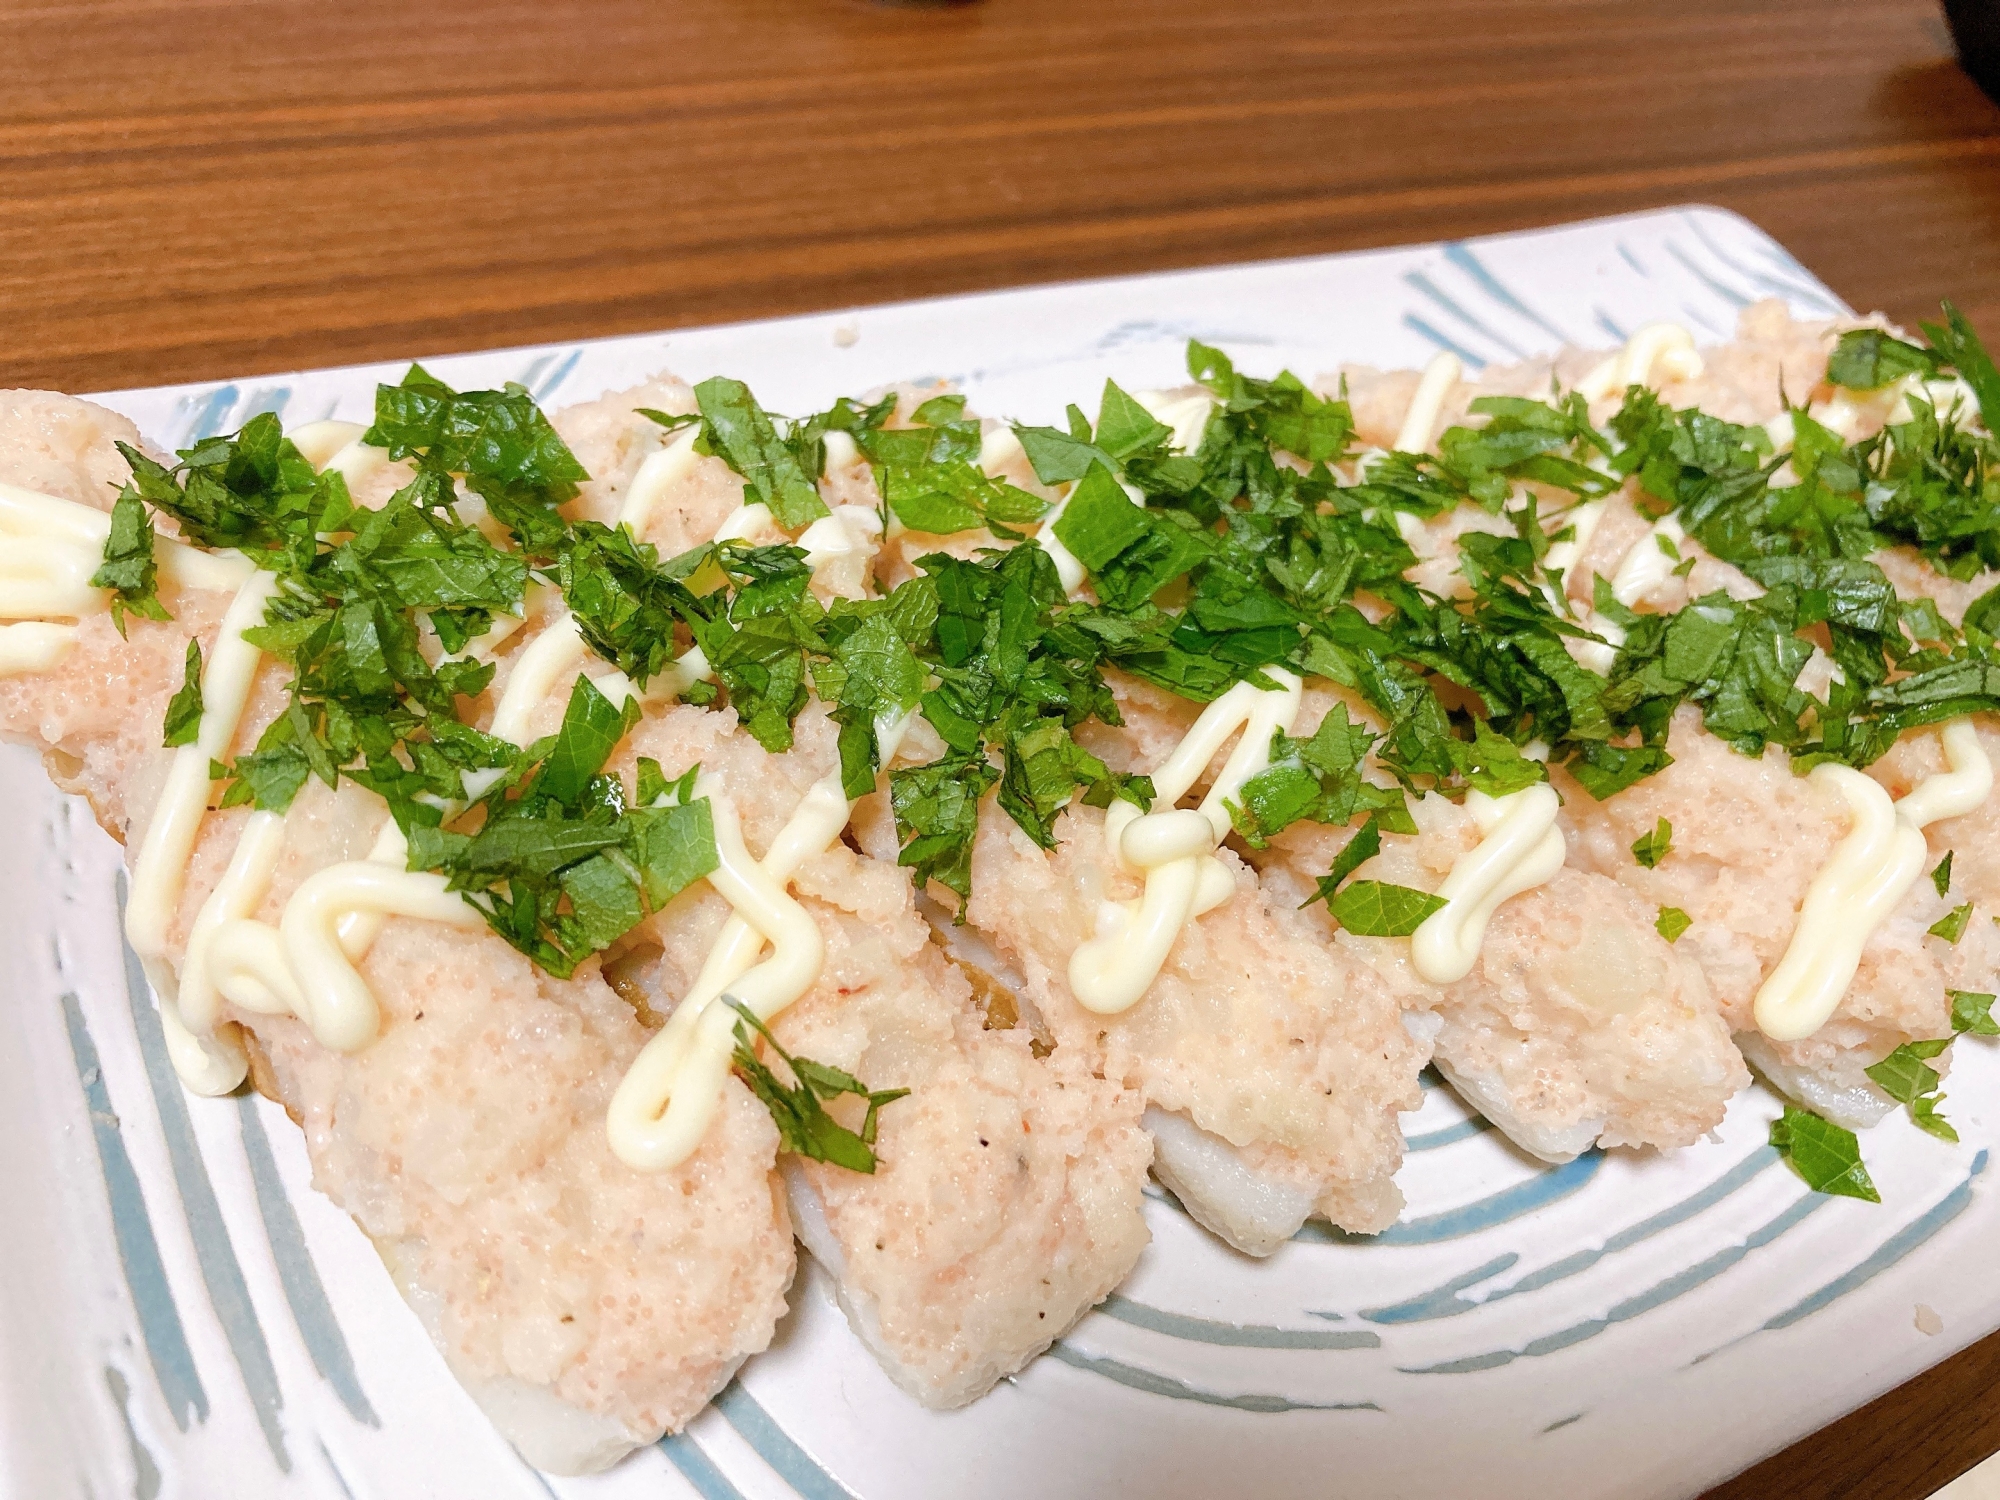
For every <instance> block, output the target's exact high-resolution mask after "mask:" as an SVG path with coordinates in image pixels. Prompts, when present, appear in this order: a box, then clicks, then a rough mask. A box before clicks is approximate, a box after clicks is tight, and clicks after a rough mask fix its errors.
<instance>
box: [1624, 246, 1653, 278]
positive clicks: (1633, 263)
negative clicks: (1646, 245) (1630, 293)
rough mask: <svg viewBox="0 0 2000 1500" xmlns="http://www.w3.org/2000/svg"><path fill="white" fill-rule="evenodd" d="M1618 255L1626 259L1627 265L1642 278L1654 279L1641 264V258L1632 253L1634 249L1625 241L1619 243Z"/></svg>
mask: <svg viewBox="0 0 2000 1500" xmlns="http://www.w3.org/2000/svg"><path fill="white" fill-rule="evenodd" d="M1618 253H1619V254H1620V255H1621V256H1623V257H1624V258H1625V264H1626V265H1628V266H1630V267H1631V268H1632V269H1633V270H1635V271H1637V272H1638V273H1639V274H1640V275H1641V276H1644V277H1647V278H1648V279H1650V278H1651V277H1652V274H1653V273H1652V272H1651V271H1649V270H1647V269H1646V268H1645V266H1643V265H1641V264H1640V262H1639V257H1638V256H1636V255H1634V254H1633V253H1632V247H1631V246H1630V245H1628V244H1626V243H1625V242H1624V241H1623V240H1620V241H1619V242H1618Z"/></svg>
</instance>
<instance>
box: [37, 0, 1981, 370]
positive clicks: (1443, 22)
mask: <svg viewBox="0 0 2000 1500" xmlns="http://www.w3.org/2000/svg"><path fill="white" fill-rule="evenodd" d="M1958 3H1959V4H1960V6H1961V8H1963V9H1964V10H1965V11H1966V12H1967V13H1968V14H1971V13H1972V12H1974V11H1977V10H1980V9H1984V10H1986V11H1987V12H1988V13H1989V14H1990V12H1991V11H1992V9H1993V7H1994V6H1995V4H1996V3H2000V0H1958ZM1697 201H1699V202H1709V203H1716V204H1721V205H1723V206H1726V207H1728V208H1732V209H1735V210H1737V211H1739V212H1741V213H1743V214H1745V215H1747V216H1748V217H1750V218H1751V219H1753V220H1755V221H1756V222H1757V223H1758V224H1759V225H1761V226H1762V227H1763V228H1765V229H1766V230H1768V231H1770V232H1771V233H1772V234H1774V235H1776V236H1777V237H1778V238H1779V239H1780V240H1782V241H1783V242H1785V244H1787V245H1788V246H1789V247H1790V248H1791V249H1792V251H1793V252H1794V253H1795V254H1796V255H1798V257H1799V258H1800V259H1801V260H1803V261H1804V262H1805V263H1806V265H1807V266H1809V267H1810V268H1811V269H1812V270H1813V271H1815V272H1816V273H1818V274H1819V275H1820V276H1821V277H1822V278H1823V279H1825V280H1826V281H1827V282H1829V283H1830V284H1831V285H1832V286H1833V287H1834V288H1835V289H1836V290H1837V291H1839V292H1840V293H1841V294H1842V295H1843V296H1845V297H1846V298H1847V299H1848V300H1849V301H1850V302H1851V303H1853V304H1854V305H1855V306H1857V307H1859V308H1862V309H1871V308H1880V309H1883V310H1885V311H1887V312H1889V313H1891V314H1892V315H1894V316H1895V317H1897V318H1898V319H1900V320H1903V321H1906V322H1908V321H1913V320H1914V319H1915V318H1917V317H1918V316H1921V315H1927V314H1934V313H1935V311H1936V307H1937V301H1938V298H1939V297H1940V296H1943V295H1950V296H1952V297H1954V298H1955V299H1957V301H1958V302H1959V303H1960V305H1961V306H1962V307H1964V308H1965V309H1966V310H1967V311H1968V312H1969V313H1970V314H1971V315H1972V316H1973V318H1974V319H1975V321H1976V322H1978V323H1979V324H1981V325H1982V326H1984V327H1985V328H1987V329H1989V330H1991V329H1995V328H2000V107H1996V106H1995V105H1994V104H1993V103H1992V102H1991V101H1989V100H1988V99H1986V98H1985V97H1983V96H1982V95H1981V94H1980V92H1979V90H1978V88H1977V87H1976V86H1975V85H1974V84H1973V83H1972V81H1971V80H1970V79H1969V78H1968V77H1967V76H1966V74H1965V73H1964V72H1963V71H1962V70H1961V69H1960V68H1959V67H1958V66H1957V65H1956V63H1955V62H1954V61H1953V52H1952V43H1951V39H1950V36H1949V34H1948V32H1947V29H1946V25H1945V20H1944V16H1943V14H1942V12H1941V11H1940V9H1939V8H1938V6H1937V4H1936V0H1819V3H1811V0H1806V3H1801V0H1431V3H1427V4H1423V5H1413V4H1409V3H1407V0H1345V3H1342V4H1340V5H1331V4H1313V3H1310V0H1239V3H1237V4H1234V5H1230V6H1219V5H1215V4H1212V3H1199V4H1198V3H1194V0H1091V3H1088V4H1078V3H1076V0H983V3H970V4H959V5H937V6H922V5H919V6H892V5H884V4H874V3H868V0H709V3H703V4H693V3H688V0H570V3H542V4H534V3H522V0H514V3H504V0H443V3H434V4H429V5H414V4H410V3H407V0H343V3H339V4H327V3H324V0H320V3H310V4H303V3H300V4H288V3H275V0H264V3H256V0H82V3H75V0H72V3H63V4H41V5H36V4H33V3H28V0H13V3H10V4H8V5H6V6H4V7H0V204H4V210H0V256H4V261H3V262H0V264H4V267H5V272H4V275H0V381H5V382H7V383H11V384H22V383H35V384H49V385H57V386H63V387H67V388H69V389H90V388H93V387H95V388H102V387H106V386H112V385H135V384H142V383H151V382H159V381H169V380H191V379H197V378H208V377H215V376H223V375H241V374H249V373H257V372H261V371H266V370H272V369H281V368H289V367H296V366H300V365H312V364H328V363H336V362H347V361H353V360H360V359H368V358H388V357H393V356H396V355H402V354H407V353H409V352H411V351H414V350H455V349H464V348H472V347H479V346H491V345H499V344H516V343H526V342H533V341H540V340H554V339H571V338H578V337H585V336H591V335H600V334H609V333H622V332H631V331H636V330H641V329H651V328H660V327H667V326H673V325H683V324H691V323H711V322H717V321H724V320H730V319H739V318H751V317H760V316H766V315H770V314H776V313H785V312H795V311H803V310H807V309H815V308H826V307H830V306H838V305H842V304H848V303H857V302H872V301H882V300H888V299H898V298H906V297H915V296H923V295H927V294H931V293H938V292H950V291H961V290H968V289H974V288H985V287H996V286H1004V285H1014V284H1019V283H1023V282H1031V281H1043V280H1050V279H1057V278H1069V277H1083V276H1105V275H1115V274H1119V273H1124V272H1131V271H1141V270H1149V269H1154V268H1161V267H1170V266H1187V265H1195V264H1201V263H1213V262H1223V261H1234V260H1243V259H1252V258H1258V257H1269V256H1282V255H1298V254H1308V253H1317V252H1324V251H1330V250H1343V249H1351V248H1356V247H1361V246H1369V245H1388V244H1396V243H1402V242H1407V241H1412V240H1427V239H1435V238H1439V237H1445V236H1453V237H1456V236H1462V235H1472V234H1479V233H1483V232H1488V231H1493V230H1502V229H1511V228H1518V227H1522V226H1527V225H1536V224H1548V223H1555V222H1558V221H1561V220H1565V219H1575V218H1581V217H1587V216H1591V215H1597V214H1607V213H1617V212H1622V211H1625V210H1630V209H1639V208H1650V207H1657V206H1661V205H1666V204H1676V203H1685V202H1697Z"/></svg>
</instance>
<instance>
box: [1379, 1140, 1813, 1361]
mask: <svg viewBox="0 0 2000 1500" xmlns="http://www.w3.org/2000/svg"><path fill="white" fill-rule="evenodd" d="M1777 1161H1778V1153H1777V1152H1776V1151H1774V1150H1773V1149H1772V1148H1771V1147H1769V1146H1760V1147H1758V1148H1757V1149H1756V1150H1755V1151H1752V1152H1751V1153H1750V1154H1749V1155H1748V1156H1746V1157H1744V1158H1743V1160H1742V1161H1740V1162H1738V1163H1737V1164H1736V1165H1735V1166H1733V1167H1731V1168H1730V1169H1729V1170H1728V1171H1727V1172H1724V1173H1723V1174H1722V1175H1721V1176H1720V1177H1718V1178H1716V1179H1715V1181H1713V1182H1711V1183H1709V1184H1708V1185H1707V1186H1706V1187H1704V1188H1702V1189H1701V1190H1700V1191H1698V1192H1695V1193H1690V1194H1689V1195H1688V1196H1687V1197H1685V1198H1683V1199H1681V1200H1680V1201H1679V1202H1678V1203H1674V1204H1671V1205H1669V1206H1668V1207H1666V1208H1663V1209H1661V1210H1660V1211H1659V1212H1658V1213H1656V1214H1654V1215H1652V1216H1651V1217H1650V1218H1646V1219H1642V1220H1640V1221H1639V1222H1638V1223H1637V1224H1634V1225H1633V1226H1632V1227H1631V1228H1629V1229H1621V1230H1619V1231H1618V1233H1616V1234H1614V1235H1612V1236H1611V1237H1610V1238H1609V1239H1607V1240H1605V1242H1604V1243H1603V1244H1602V1245H1600V1246H1598V1247H1597V1248H1596V1249H1593V1250H1579V1251H1578V1252H1576V1253H1575V1254H1574V1255H1568V1256H1565V1257H1563V1258H1562V1259H1561V1260H1559V1261H1555V1262H1554V1263H1552V1264H1550V1265H1547V1266H1544V1267H1542V1268H1541V1269H1540V1270H1539V1271H1531V1272H1530V1273H1529V1274H1527V1275H1526V1276H1523V1277H1522V1278H1521V1279H1520V1280H1519V1281H1517V1282H1515V1283H1514V1284H1513V1285H1512V1286H1506V1287H1500V1288H1498V1289H1497V1290H1495V1291H1494V1292H1493V1293H1492V1295H1491V1296H1488V1297H1486V1298H1483V1299H1481V1300H1480V1301H1477V1302H1472V1301H1467V1300H1466V1299H1465V1298H1463V1297H1460V1296H1459V1295H1458V1294H1459V1293H1460V1292H1462V1291H1464V1290H1465V1289H1466V1288H1467V1287H1471V1286H1476V1285H1477V1284H1478V1283H1480V1282H1482V1281H1485V1280H1487V1279H1488V1278H1489V1277H1493V1276H1498V1275H1499V1274H1500V1273H1501V1272H1503V1271H1505V1270H1507V1269H1509V1268H1510V1267H1512V1266H1513V1265H1514V1264H1515V1263H1516V1262H1517V1261H1518V1259H1519V1257H1518V1256H1515V1255H1504V1256H1502V1257H1500V1258H1499V1259H1498V1260H1493V1261H1488V1262H1487V1263H1486V1265H1485V1266H1482V1267H1480V1269H1479V1270H1477V1271H1472V1272H1468V1273H1466V1274H1465V1275H1463V1276H1459V1277H1456V1278H1454V1279H1453V1280H1451V1281H1448V1282H1446V1283H1445V1284H1444V1285H1443V1286H1440V1287H1434V1288H1432V1289H1431V1290H1430V1291H1428V1292H1420V1293H1418V1294H1417V1295H1416V1296H1414V1297H1411V1298H1409V1299H1408V1300H1407V1301H1403V1302H1397V1303H1393V1304H1391V1305H1390V1306H1387V1307H1371V1308H1364V1309H1362V1312H1361V1316H1362V1317H1363V1318H1366V1319H1367V1320H1368V1321H1369V1322H1371V1323H1424V1322H1429V1321H1431V1320H1432V1319H1435V1318H1455V1317H1457V1316H1458V1315H1459V1314H1460V1313H1469V1312H1472V1311H1473V1310H1475V1309H1476V1308H1480V1307H1484V1306H1486V1305H1487V1304H1488V1303H1492V1302H1498V1301H1500V1300H1501V1299H1502V1298H1503V1297H1513V1296H1517V1295H1519V1294H1520V1293H1522V1292H1533V1291H1539V1290H1540V1289H1541V1288H1543V1287H1545V1286H1549V1285H1551V1284H1552V1283H1554V1282H1558V1281H1564V1280H1567V1279H1568V1278H1569V1277H1571V1276H1575V1275H1578V1274H1580V1273H1581V1272H1583V1271H1587V1270H1589V1269H1590V1267H1592V1266H1594V1265H1596V1264H1597V1263H1598V1262H1599V1261H1600V1260H1602V1259H1604V1257H1605V1256H1607V1255H1616V1254H1617V1253H1618V1252H1619V1251H1621V1250H1629V1249H1630V1248H1631V1247H1632V1246H1634V1245H1637V1244H1640V1243H1642V1242H1644V1241H1646V1240H1649V1239H1652V1238H1653V1237H1654V1236H1655V1235H1659V1234H1664V1233H1666V1231H1667V1230H1669V1229H1672V1228H1673V1227H1674V1226H1675V1225H1677V1224H1682V1223H1685V1222H1686V1221H1687V1220H1689V1219H1691V1218H1693V1217H1694V1216H1695V1215H1696V1214H1698V1213H1701V1212H1702V1211H1703V1210H1704V1209H1709V1208H1713V1207H1714V1206H1715V1205H1716V1204H1718V1203H1720V1202H1722V1200H1723V1199H1725V1198H1727V1197H1729V1196H1730V1195H1732V1194H1733V1193H1736V1192H1737V1191H1739V1190H1740V1189H1742V1188H1743V1187H1744V1186H1746V1185H1747V1184H1749V1183H1750V1182H1752V1181H1753V1180H1755V1179H1756V1178H1757V1177H1758V1176H1760V1175H1761V1174H1763V1173H1764V1172H1766V1171H1768V1170H1769V1169H1770V1168H1771V1167H1772V1166H1774V1165H1776V1163H1777Z"/></svg>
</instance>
